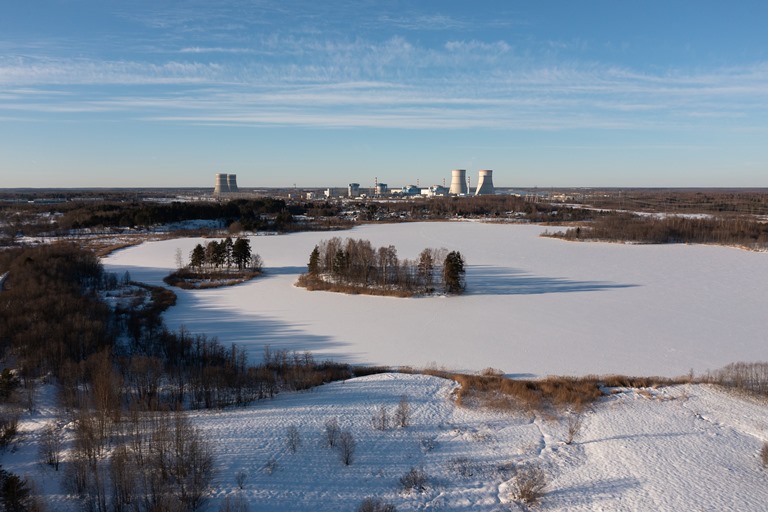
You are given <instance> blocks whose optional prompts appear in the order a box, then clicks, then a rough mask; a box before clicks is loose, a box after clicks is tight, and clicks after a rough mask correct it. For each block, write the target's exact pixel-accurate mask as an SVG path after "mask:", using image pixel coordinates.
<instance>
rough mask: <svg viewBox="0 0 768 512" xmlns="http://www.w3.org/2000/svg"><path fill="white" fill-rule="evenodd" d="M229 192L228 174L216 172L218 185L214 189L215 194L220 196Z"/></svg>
mask: <svg viewBox="0 0 768 512" xmlns="http://www.w3.org/2000/svg"><path fill="white" fill-rule="evenodd" d="M227 192H229V184H228V183H227V175H226V174H223V173H218V174H216V186H215V187H214V189H213V195H215V196H218V195H221V194H226V193H227Z"/></svg>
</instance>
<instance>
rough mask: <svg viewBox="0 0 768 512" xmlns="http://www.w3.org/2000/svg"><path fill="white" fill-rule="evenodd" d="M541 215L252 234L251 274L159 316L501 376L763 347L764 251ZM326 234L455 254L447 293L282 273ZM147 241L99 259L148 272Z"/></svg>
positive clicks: (185, 243)
mask: <svg viewBox="0 0 768 512" xmlns="http://www.w3.org/2000/svg"><path fill="white" fill-rule="evenodd" d="M544 229H549V230H553V229H556V228H552V227H549V228H544V227H541V226H528V225H510V224H486V223H477V222H450V223H413V224H389V225H365V226H360V227H357V228H355V229H353V230H351V231H342V232H334V233H296V234H291V235H282V236H269V237H261V236H260V237H253V238H252V240H251V246H252V248H253V250H254V251H255V252H257V253H259V254H260V255H261V256H262V258H263V259H264V264H265V269H266V274H265V276H264V277H262V278H259V279H256V280H254V281H251V282H249V283H246V284H243V285H239V286H235V287H232V288H220V289H214V290H176V293H177V294H178V297H179V301H178V305H177V306H175V307H173V308H171V309H170V310H169V311H168V312H167V313H166V315H165V318H166V322H167V324H168V325H169V326H170V327H172V328H177V327H180V326H182V325H183V326H185V327H186V328H187V329H189V330H191V331H193V332H200V333H206V334H208V335H211V336H217V337H218V338H219V340H220V341H222V342H223V343H225V344H228V343H232V342H234V343H238V344H241V345H242V346H245V347H248V349H249V351H250V354H251V356H252V358H253V359H254V360H258V358H259V357H260V355H261V353H262V350H263V346H264V345H265V344H269V345H271V347H272V348H273V349H288V350H300V351H305V350H307V351H311V352H312V353H314V354H315V355H316V357H317V358H318V359H323V358H332V359H334V360H337V361H348V362H354V363H370V364H386V365H410V366H417V367H423V366H438V367H443V366H444V367H447V368H449V369H455V370H474V371H477V370H481V369H483V368H486V367H493V368H498V369H500V370H502V371H504V372H505V373H506V374H508V375H521V376H529V375H532V376H543V375H548V374H571V375H583V374H587V373H595V374H607V373H622V374H636V375H665V376H677V375H683V374H687V373H688V372H689V371H690V370H694V371H695V372H696V373H700V372H703V371H706V370H709V369H716V368H720V367H722V366H724V365H725V364H727V363H730V362H734V361H756V360H765V359H766V358H767V356H768V351H767V350H766V347H767V346H768V316H766V314H765V312H766V311H768V293H766V291H765V283H768V254H766V253H756V252H749V251H744V250H739V249H733V248H727V247H714V246H699V245H624V244H607V243H573V242H564V241H561V240H556V239H551V238H542V237H540V236H539V234H540V233H541V232H542V231H543V230H544ZM331 236H340V237H342V238H345V237H354V238H363V239H368V240H370V241H371V243H372V244H373V245H374V246H382V245H390V244H391V245H394V246H395V247H396V248H397V250H398V255H399V257H400V258H401V259H402V258H415V257H416V256H417V255H418V253H419V252H420V251H421V250H422V249H424V248H425V247H434V248H439V247H445V248H447V249H449V250H454V249H455V250H459V251H461V253H462V254H463V255H464V256H465V258H466V261H467V263H468V267H467V275H466V278H467V283H468V290H467V293H466V294H465V295H463V296H460V297H422V298H412V299H399V298H389V297H370V296H350V295H340V294H334V293H330V292H308V291H306V290H304V289H301V288H296V287H294V286H293V283H295V281H296V278H297V277H298V275H299V274H300V273H301V272H303V271H304V270H305V269H306V263H307V260H308V258H309V253H310V252H311V250H312V248H313V247H314V245H315V244H316V243H317V242H318V241H320V240H322V239H326V238H328V237H331ZM200 241H201V240H200V239H195V238H189V239H177V240H167V241H160V242H149V243H145V244H142V245H140V246H137V247H132V248H128V249H125V250H122V251H119V252H116V253H114V254H113V255H111V256H110V257H108V258H106V259H105V261H104V263H105V266H106V268H107V269H108V270H110V271H114V272H118V273H120V274H122V272H124V271H125V270H128V271H130V273H131V275H132V277H133V278H134V279H137V280H142V281H146V282H149V283H152V284H162V278H163V277H164V276H165V275H167V273H168V272H170V271H171V270H172V269H173V267H174V265H175V254H176V249H177V248H181V250H182V252H183V253H184V254H189V252H190V251H191V250H192V248H193V247H194V245H195V244H197V243H199V242H200Z"/></svg>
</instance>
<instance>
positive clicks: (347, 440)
mask: <svg viewBox="0 0 768 512" xmlns="http://www.w3.org/2000/svg"><path fill="white" fill-rule="evenodd" d="M355 447H356V443H355V437H354V436H353V435H352V432H350V431H348V430H345V431H343V432H342V433H341V435H339V455H340V456H341V462H342V463H343V464H344V465H345V466H349V465H350V464H352V459H353V457H354V455H355Z"/></svg>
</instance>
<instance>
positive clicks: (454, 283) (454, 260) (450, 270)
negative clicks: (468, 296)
mask: <svg viewBox="0 0 768 512" xmlns="http://www.w3.org/2000/svg"><path fill="white" fill-rule="evenodd" d="M443 287H444V288H445V291H446V293H451V294H459V293H461V292H463V291H464V288H465V282H464V258H463V257H462V256H461V253H460V252H459V251H451V252H449V253H448V256H446V257H445V262H444V263H443Z"/></svg>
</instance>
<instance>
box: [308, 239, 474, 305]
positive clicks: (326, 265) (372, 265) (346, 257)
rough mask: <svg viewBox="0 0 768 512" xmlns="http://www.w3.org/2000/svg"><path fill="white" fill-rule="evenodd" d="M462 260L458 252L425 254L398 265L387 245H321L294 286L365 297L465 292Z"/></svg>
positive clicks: (346, 242) (359, 242) (428, 251)
mask: <svg viewBox="0 0 768 512" xmlns="http://www.w3.org/2000/svg"><path fill="white" fill-rule="evenodd" d="M464 265H465V263H464V258H463V257H462V256H461V253H459V252H457V251H451V252H449V251H448V250H447V249H424V250H423V251H421V253H420V254H419V256H418V259H416V260H408V259H405V260H400V259H399V258H398V257H397V249H396V248H395V247H394V246H392V245H390V246H386V247H379V248H378V249H375V248H374V247H373V246H372V245H371V243H370V242H369V241H368V240H355V239H352V238H347V239H346V240H344V241H342V239H341V238H339V237H334V238H331V239H329V240H323V241H322V242H320V244H318V245H316V246H315V248H314V249H313V250H312V252H311V254H310V255H309V263H308V264H307V272H306V273H305V274H302V275H301V276H300V277H299V281H298V283H297V284H298V285H299V286H303V287H306V288H307V289H309V290H330V291H338V292H344V293H362V294H367V295H395V296H400V297H411V296H414V295H418V294H431V293H436V292H438V293H448V294H458V293H461V292H462V291H464V288H465V281H464V274H465V270H464Z"/></svg>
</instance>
